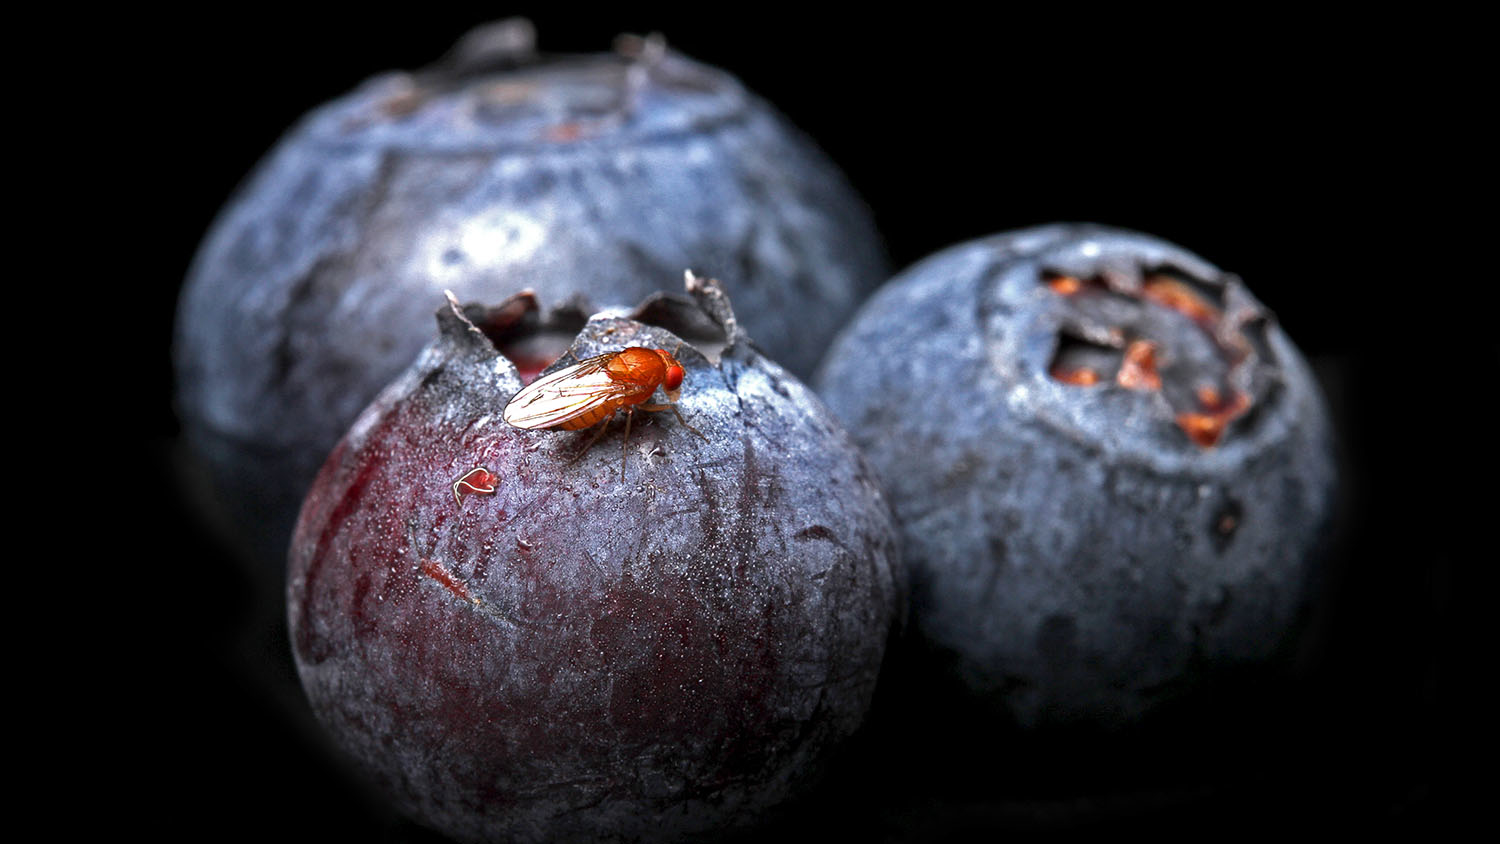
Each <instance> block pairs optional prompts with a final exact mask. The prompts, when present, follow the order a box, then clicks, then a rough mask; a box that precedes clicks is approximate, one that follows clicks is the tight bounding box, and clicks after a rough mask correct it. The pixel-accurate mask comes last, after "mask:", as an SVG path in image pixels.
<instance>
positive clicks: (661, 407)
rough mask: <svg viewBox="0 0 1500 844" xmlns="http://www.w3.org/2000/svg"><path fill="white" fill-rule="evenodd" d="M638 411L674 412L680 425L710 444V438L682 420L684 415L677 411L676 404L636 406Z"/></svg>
mask: <svg viewBox="0 0 1500 844" xmlns="http://www.w3.org/2000/svg"><path fill="white" fill-rule="evenodd" d="M636 409H637V410H647V411H650V412H652V413H659V412H661V411H663V410H670V411H672V415H673V416H676V417H677V422H678V423H679V424H681V425H682V427H684V428H686V429H688V430H689V431H692V432H693V433H695V434H697V435H698V439H700V440H703V441H704V442H708V437H705V436H703V432H702V431H700V430H698V429H697V428H694V427H693V426H692V425H689V424H688V423H687V420H686V419H683V418H682V414H681V413H680V412H679V411H678V410H677V405H675V404H638V405H636Z"/></svg>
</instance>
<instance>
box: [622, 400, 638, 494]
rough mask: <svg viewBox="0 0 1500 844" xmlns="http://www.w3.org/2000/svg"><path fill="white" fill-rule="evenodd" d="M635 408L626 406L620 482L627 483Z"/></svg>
mask: <svg viewBox="0 0 1500 844" xmlns="http://www.w3.org/2000/svg"><path fill="white" fill-rule="evenodd" d="M634 413H635V408H633V407H627V408H625V442H623V443H621V445H620V483H625V460H626V459H627V458H628V457H629V456H630V419H631V417H632V416H633V415H634Z"/></svg>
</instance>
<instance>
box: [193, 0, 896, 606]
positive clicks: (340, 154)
mask: <svg viewBox="0 0 1500 844" xmlns="http://www.w3.org/2000/svg"><path fill="white" fill-rule="evenodd" d="M688 266H693V267H697V268H700V269H702V270H706V271H710V272H712V273H715V274H717V275H718V276H720V277H723V278H725V279H727V280H729V281H730V282H731V283H732V284H733V285H735V287H736V289H737V291H738V293H737V298H738V300H739V301H738V305H739V310H740V313H741V314H742V316H743V318H744V320H745V322H746V324H747V326H748V327H749V328H750V329H751V330H752V331H753V332H755V333H756V334H757V335H758V336H759V337H760V338H761V340H762V341H764V344H765V348H766V349H767V351H768V352H769V353H770V355H771V356H772V357H773V358H775V359H776V360H778V361H780V362H781V363H783V364H784V365H786V366H787V367H788V368H789V369H791V370H792V371H793V372H796V373H800V374H803V375H806V374H807V373H808V372H809V371H810V370H811V369H812V367H813V365H814V364H815V363H816V361H817V360H818V358H819V357H820V356H821V354H822V352H823V350H824V348H825V346H826V344H827V343H828V342H829V341H830V340H831V338H832V336H833V333H834V332H835V331H836V330H837V329H838V327H839V326H840V325H841V324H842V322H843V321H844V320H846V319H847V317H848V316H849V314H851V313H852V311H853V309H854V307H855V306H856V304H857V303H858V301H859V300H860V299H861V298H862V296H863V295H864V294H865V293H866V292H868V291H869V290H870V289H872V288H873V287H874V286H875V285H876V284H878V282H879V280H880V279H881V278H883V277H884V276H885V265H884V257H883V253H882V248H881V246H880V243H879V240H878V238H877V235H876V233H875V230H874V226H873V223H872V221H871V219H870V217H869V214H868V212H867V211H866V209H865V208H864V206H863V205H862V204H861V203H860V202H859V200H858V199H857V198H856V197H855V195H854V194H853V193H852V191H851V190H850V188H849V187H848V185H847V184H846V183H845V181H844V179H843V177H842V176H841V175H840V174H839V173H838V172H837V171H836V169H835V168H834V167H833V166H832V165H831V164H830V163H829V162H828V161H827V160H826V159H825V158H824V157H823V156H822V155H821V154H820V153H819V152H818V151H817V150H816V149H815V148H814V147H813V146H812V144H811V143H809V142H808V141H807V140H806V139H805V138H804V137H803V136H802V135H800V134H799V133H798V132H797V131H796V130H795V129H793V128H792V127H790V126H789V125H788V124H787V123H786V122H785V121H784V119H783V118H781V117H780V116H779V115H778V114H777V113H776V112H774V111H773V110H772V108H771V107H769V106H768V105H767V104H766V103H765V102H763V101H761V100H759V99H758V98H756V97H755V96H753V95H752V94H750V93H748V92H747V91H746V90H745V89H744V88H743V87H741V85H740V84H739V83H738V82H736V81H735V80H734V79H732V78H731V77H729V76H728V75H726V74H725V73H723V72H720V71H718V70H715V69H713V68H710V67H707V66H704V65H701V64H698V63H696V62H694V61H691V60H689V59H687V58H685V57H683V56H681V55H678V54H676V53H674V52H671V51H667V50H665V49H664V48H663V47H662V45H661V43H660V42H659V41H657V40H640V39H635V40H629V39H625V40H622V42H621V46H620V50H619V51H618V52H616V53H611V54H602V55H582V56H544V55H538V54H536V53H535V52H534V51H533V50H532V49H531V40H530V37H529V30H528V29H527V28H526V27H525V26H522V25H520V24H516V23H513V22H512V23H509V24H506V25H503V26H500V27H498V28H490V29H482V30H480V31H478V32H476V33H475V34H473V35H471V36H470V37H468V38H467V39H465V40H464V41H463V42H461V43H460V45H459V47H458V48H456V49H455V51H454V52H453V53H452V54H451V55H450V56H449V57H447V58H446V59H445V60H443V61H442V62H439V63H438V64H437V65H435V66H434V67H432V68H429V69H427V70H423V71H418V72H416V73H387V74H383V75H380V76H377V77H375V78H373V79H371V80H369V81H368V82H366V83H365V84H363V85H361V86H360V87H359V88H358V89H356V90H355V91H353V92H352V93H350V94H348V95H347V96H344V97H342V98H340V99H337V100H335V101H333V102H331V103H328V104H327V105H324V106H322V107H321V108H318V109H317V110H315V111H313V112H312V113H310V114H309V115H307V117H306V118H305V119H303V120H302V122H301V123H300V124H299V125H297V126H296V127H295V128H294V129H293V130H292V131H291V132H290V133H288V134H287V135H286V136H285V137H284V138H283V139H282V140H281V142H280V143H279V144H278V145H277V146H276V148H275V149H274V150H273V151H272V152H271V153H270V154H269V155H268V156H267V157H266V158H265V160H264V161H262V162H261V164H260V165H259V166H258V168H257V169H256V170H255V172H254V173H253V174H252V176H251V177H250V179H249V180H248V181H247V182H246V183H245V184H244V185H243V186H242V188H241V189H240V190H239V192H238V195H237V196H236V197H235V198H234V199H233V201H232V202H231V203H230V204H229V205H228V206H227V207H226V208H225V209H224V210H223V212H222V213H221V215H220V216H219V218H218V220H217V221H216V223H215V224H214V226H213V228H212V230H211V231H210V233H209V234H208V236H207V238H206V239H205V241H204V243H203V244H202V247H201V249H200V251H199V253H198V255H197V257H196V260H195V261H194V263H193V265H192V268H191V271H190V273H189V278H188V281H187V284H186V286H185V288H184V290H183V294H182V297H181V301H180V305H179V312H178V319H177V332H176V342H175V349H174V359H175V364H176V370H177V381H178V394H177V405H178V410H179V415H180V416H181V418H182V423H183V430H184V435H185V437H186V439H187V441H188V443H189V444H190V446H191V447H192V449H193V451H194V452H195V453H197V454H198V455H199V456H200V457H201V458H202V460H203V462H204V463H206V465H207V467H208V470H209V473H210V475H211V476H212V479H213V481H214V484H215V486H216V488H217V489H218V494H219V497H220V498H221V499H222V500H223V504H224V506H225V508H226V509H227V510H228V511H229V514H230V521H232V522H233V523H234V524H236V525H238V526H239V528H240V529H241V532H242V533H244V534H246V536H244V537H242V538H241V540H240V541H241V542H243V543H248V544H249V550H250V552H251V556H253V557H254V558H257V559H260V560H262V561H263V562H264V563H265V565H266V566H268V567H269V568H268V569H267V570H268V571H272V572H278V573H279V571H280V567H281V564H282V562H283V560H284V557H285V549H286V541H287V538H288V536H289V535H290V532H291V525H292V522H293V520H294V519H295V517H296V511H297V506H298V504H299V503H300V501H301V498H302V495H303V493H304V492H305V491H306V488H307V485H308V483H310V482H311V480H312V477H313V475H314V473H315V472H316V471H317V467H318V464H319V462H320V461H321V460H322V459H323V457H324V456H325V455H326V454H327V453H328V450H329V449H330V448H331V447H332V446H333V444H334V442H335V441H337V439H338V438H339V436H340V435H341V434H342V433H343V431H344V430H345V429H346V428H347V427H348V425H349V423H350V422H351V421H352V420H353V419H354V417H355V415H356V414H358V412H359V411H360V409H362V408H363V407H364V406H365V405H366V404H368V403H369V401H370V400H371V399H372V398H373V397H374V396H375V394H376V392H378V391H379V389H380V388H381V387H382V386H384V385H385V384H386V383H387V382H389V381H390V380H391V379H392V378H393V377H395V375H397V374H398V373H399V372H400V371H401V370H402V369H403V368H404V367H405V366H407V365H408V364H409V363H410V362H411V360H412V358H413V357H414V356H415V355H416V353H417V352H418V351H419V350H420V349H421V347H422V345H423V344H424V343H425V342H426V341H427V339H428V336H429V328H430V325H429V322H428V320H429V314H430V312H431V303H432V302H433V301H436V300H437V297H439V296H440V293H441V291H442V290H444V289H451V290H453V291H455V292H456V293H457V294H458V295H459V296H460V297H462V298H463V299H465V300H484V301H491V302H494V301H499V300H501V299H503V298H505V297H507V296H509V295H511V294H513V293H516V292H519V291H520V290H522V289H527V288H529V289H533V290H535V291H536V292H537V293H538V294H539V295H541V296H543V297H544V298H545V299H546V301H548V302H549V303H554V304H556V303H560V302H563V301H564V300H567V299H570V298H575V297H577V298H579V299H580V300H582V301H586V302H587V305H586V306H584V308H583V309H584V310H586V311H587V312H590V313H592V312H593V311H594V310H596V309H599V308H604V307H611V306H613V307H624V306H628V305H630V304H632V303H634V302H637V301H639V300H640V299H641V298H642V297H643V296H645V295H647V294H648V293H650V292H651V291H653V290H656V289H657V288H658V285H659V284H660V283H661V281H662V280H663V279H672V278H675V277H677V276H678V275H679V274H680V273H681V272H682V269H683V268H684V267H688ZM276 576H277V577H278V578H279V574H277V575H276Z"/></svg>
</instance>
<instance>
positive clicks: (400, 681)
mask: <svg viewBox="0 0 1500 844" xmlns="http://www.w3.org/2000/svg"><path fill="white" fill-rule="evenodd" d="M689 290H690V292H691V298H683V297H676V296H668V295H659V296H656V297H653V298H652V299H651V300H649V301H647V302H646V303H644V304H643V305H641V306H640V307H638V308H636V309H635V310H633V311H632V312H630V313H628V314H625V315H620V316H614V315H609V314H602V315H598V316H596V317H594V318H593V319H591V320H590V321H589V322H588V323H587V324H586V325H585V326H583V328H582V330H581V331H580V332H579V333H578V335H577V337H576V338H575V340H574V342H573V343H572V345H571V347H570V350H569V353H568V355H566V356H565V357H564V358H563V359H562V360H559V361H557V362H556V363H554V364H553V365H552V366H551V367H549V368H548V369H546V370H544V371H543V372H542V373H541V374H540V375H539V377H538V378H537V379H536V381H535V382H534V383H542V382H545V381H546V379H547V378H548V375H549V373H552V372H560V371H564V370H566V369H568V368H569V367H571V366H575V365H576V363H575V361H580V360H589V359H591V358H595V357H597V356H599V355H604V354H607V353H609V352H613V351H618V350H620V349H624V348H633V347H639V348H644V349H665V350H669V351H673V350H675V351H674V352H673V357H674V359H675V360H676V361H678V362H679V363H680V365H681V367H682V369H683V370H684V371H683V373H682V376H681V379H680V381H678V382H677V386H678V387H679V388H680V390H681V393H680V396H679V403H678V406H679V407H680V409H681V413H682V416H683V417H684V418H685V419H686V420H687V421H688V422H689V423H690V424H691V425H692V426H693V428H695V429H696V430H697V431H699V432H701V434H702V436H701V437H699V436H695V435H693V434H692V433H690V432H689V431H688V430H686V429H685V428H684V427H683V426H682V425H681V424H680V421H679V420H678V419H676V418H674V417H673V416H672V415H671V414H667V413H657V414H641V417H642V418H638V419H637V420H636V421H637V424H636V425H635V426H634V428H633V429H632V430H631V431H630V434H629V439H628V440H626V438H625V432H624V430H623V425H616V426H614V427H611V428H609V429H608V430H607V431H605V432H604V434H603V438H602V439H601V440H600V441H599V442H598V444H597V445H596V446H595V447H593V448H589V449H587V450H583V446H585V444H586V443H587V442H588V440H589V438H590V437H592V436H593V432H591V431H588V430H582V431H555V430H528V429H523V428H518V427H514V426H512V425H509V424H507V423H506V422H505V421H504V420H503V419H502V413H503V410H504V408H505V407H506V405H507V404H508V403H509V401H510V399H511V398H512V396H514V395H516V394H517V393H518V392H519V391H520V390H521V389H522V379H521V378H520V377H519V375H518V373H517V371H516V368H515V366H514V365H513V364H512V363H511V361H510V359H509V358H508V357H506V355H505V354H504V353H503V349H505V348H511V347H514V344H516V343H518V342H520V341H522V340H524V339H525V334H526V332H525V330H524V328H521V327H522V326H525V325H527V324H530V322H529V320H528V319H527V318H526V315H527V314H535V313H537V310H536V309H537V307H538V306H537V303H536V301H535V300H534V299H533V298H530V297H521V298H519V299H517V300H513V301H512V302H508V303H504V304H502V305H501V306H498V307H494V308H489V307H481V306H464V307H459V306H458V305H457V304H456V303H454V304H453V305H452V306H450V307H447V308H444V309H443V310H441V311H440V312H439V323H440V332H439V337H438V339H437V340H436V341H435V342H434V343H432V344H431V345H430V346H428V348H427V349H426V351H424V352H423V353H422V355H421V357H420V358H419V359H418V361H417V362H416V364H414V365H413V366H412V367H411V368H410V369H409V370H407V372H406V373H405V374H403V375H402V376H401V377H400V378H399V379H398V380H397V381H395V382H394V383H393V384H391V385H390V387H389V388H387V389H386V390H385V391H384V392H382V394H381V396H380V397H379V398H378V399H377V400H376V402H375V403H374V404H372V405H371V406H370V407H369V408H367V409H366V410H365V412H364V413H362V414H361V415H360V417H359V418H358V420H357V421H356V422H355V424H354V426H353V427H352V428H351V430H350V431H349V433H348V435H347V436H346V437H345V438H344V439H343V440H342V441H341V442H340V444H339V445H338V447H337V448H336V449H335V451H334V453H333V454H332V455H331V456H330V458H329V459H328V461H327V463H326V464H325V465H324V467H323V469H322V470H321V471H320V473H319V475H318V478H317V480H316V482H315V483H314V484H313V487H312V489H311V491H310V492H309V494H308V497H307V501H306V505H305V507H304V508H303V511H302V514H301V518H300V520H299V522H298V526H297V530H296V533H295V535H294V538H293V542H292V548H291V559H290V571H289V580H290V585H289V591H288V596H287V597H288V606H287V608H288V615H289V619H290V632H291V639H292V643H293V650H294V657H295V659H296V662H297V667H298V671H299V674H300V676H301V679H302V683H303V686H304V688H305V690H306V693H307V696H308V699H309V701H310V702H311V704H312V708H313V710H314V712H315V713H316V714H317V716H318V718H319V720H320V721H321V722H322V723H323V724H324V726H325V727H326V728H327V729H328V730H329V732H330V733H331V734H332V735H333V736H334V737H335V738H336V739H337V740H338V742H339V743H340V744H341V745H342V746H343V747H344V748H345V749H346V750H347V751H348V752H349V754H350V755H351V756H353V757H354V759H355V760H357V762H358V763H359V764H360V766H361V767H362V768H363V769H364V770H365V771H367V772H368V774H369V775H370V777H371V778H372V779H373V780H374V781H375V783H376V784H377V785H378V786H379V787H380V788H382V789H383V790H384V791H385V793H386V794H388V795H389V797H390V799H392V800H393V801H394V802H395V803H396V804H397V805H398V806H399V807H401V809H402V810H403V811H404V812H406V813H408V814H409V815H410V816H411V817H413V818H414V819H416V820H418V821H419V822H421V823H423V824H426V825H428V826H430V827H432V828H434V829H437V830H440V831H442V832H444V833H445V834H447V835H450V836H452V837H454V838H457V839H459V840H464V841H490V840H508V841H543V840H548V841H550V840H590V841H593V840H615V839H628V840H681V839H684V838H691V837H694V836H699V837H701V836H702V835H704V834H707V833H710V832H718V831H722V830H726V829H730V828H734V827H738V826H743V825H746V824H750V823H753V822H755V820H756V819H757V818H759V817H760V816H761V814H762V813H763V812H764V810H766V809H767V808H768V807H770V806H773V805H776V804H777V803H779V802H780V801H782V800H784V799H786V798H787V797H789V796H791V795H793V794H795V793H797V792H798V791H799V790H800V789H801V787H802V786H803V785H804V784H805V783H806V782H808V781H809V779H810V778H811V777H812V776H813V775H814V774H815V773H816V771H817V770H818V768H819V766H820V764H821V763H822V762H823V761H824V760H825V759H826V758H827V756H828V754H829V753H830V751H831V750H832V749H833V748H835V747H836V746H837V745H839V744H840V743H841V742H842V741H843V740H844V739H845V738H847V737H848V736H849V735H850V734H851V733H852V732H853V731H854V729H855V727H856V726H857V725H858V724H859V723H860V721H861V719H862V718H863V717H864V715H865V711H866V708H867V707H868V706H869V703H870V700H871V696H872V694H873V691H874V686H875V680H876V675H877V673H878V670H879V668H880V665H881V661H882V657H883V654H884V651H885V646H886V641H887V637H888V636H889V635H890V633H891V630H892V625H893V624H894V623H895V620H896V619H897V618H898V617H899V615H900V613H901V611H902V607H903V601H904V579H903V577H902V574H901V571H900V569H899V561H898V558H897V555H896V534H895V527H894V524H893V522H892V520H891V516H890V513H889V510H888V507H887V505H886V502H885V500H884V498H883V496H882V494H881V493H880V491H879V489H878V487H877V485H876V483H875V481H874V478H873V475H872V474H871V473H870V472H869V470H868V469H867V467H866V465H865V463H864V462H863V460H862V458H861V457H860V456H859V454H858V452H857V451H856V450H855V449H854V447H853V445H852V444H851V443H850V442H849V441H848V439H847V436H846V435H845V434H844V433H843V431H842V430H841V429H839V428H838V426H837V425H835V424H834V423H833V422H832V420H831V419H830V418H829V416H828V414H827V411H826V410H825V409H824V408H823V406H822V404H821V403H820V402H819V401H818V400H817V399H816V398H815V397H814V396H813V395H812V394H811V392H810V391H809V390H808V389H807V388H806V387H804V386H803V385H802V384H801V383H800V382H798V381H797V380H796V379H795V378H794V377H792V376H791V375H789V374H787V373H786V372H785V371H784V370H782V369H781V368H780V367H779V366H777V365H776V364H774V363H772V362H771V361H769V360H767V359H766V358H765V357H763V356H761V355H760V354H759V353H758V352H757V351H756V350H755V349H754V348H753V347H752V346H751V345H750V344H749V342H748V340H747V338H746V336H745V333H744V332H743V330H742V329H741V328H740V327H739V325H738V323H737V322H736V321H735V319H734V316H733V313H732V312H731V311H730V308H729V305H728V300H727V298H726V297H725V296H724V293H723V290H722V289H721V288H720V287H719V286H718V284H717V283H715V282H708V281H703V280H701V279H692V280H691V281H690V284H689ZM621 448H624V449H627V450H628V457H629V473H628V475H627V477H626V479H625V480H622V479H621V473H620V458H621V453H620V449H621ZM475 467H481V468H482V472H483V474H482V475H480V474H473V475H472V476H471V475H469V474H466V473H471V472H473V470H474V469H475ZM465 477H468V478H469V479H470V480H471V481H475V480H477V481H483V482H486V483H485V484H484V488H485V489H487V490H488V489H493V492H487V493H486V494H482V495H478V494H471V495H466V496H464V497H463V498H462V501H461V504H460V502H456V501H455V495H454V491H453V481H454V479H455V478H465Z"/></svg>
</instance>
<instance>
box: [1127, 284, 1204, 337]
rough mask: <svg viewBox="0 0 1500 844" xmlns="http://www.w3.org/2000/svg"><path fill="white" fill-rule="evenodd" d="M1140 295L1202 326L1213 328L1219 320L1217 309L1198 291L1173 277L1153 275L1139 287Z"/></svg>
mask: <svg viewBox="0 0 1500 844" xmlns="http://www.w3.org/2000/svg"><path fill="white" fill-rule="evenodd" d="M1141 296H1142V297H1144V298H1146V299H1149V300H1151V301H1152V302H1155V303H1156V304H1158V305H1161V306H1162V307H1164V308H1171V309H1172V310H1174V311H1177V312H1178V313H1180V314H1182V315H1183V316H1186V317H1187V318H1188V319H1191V320H1192V321H1193V322H1196V323H1198V324H1199V325H1201V326H1203V327H1204V328H1207V329H1209V330H1210V331H1212V330H1213V326H1214V324H1215V323H1217V322H1218V321H1219V309H1218V308H1215V307H1214V306H1213V305H1210V304H1209V303H1208V302H1206V301H1204V299H1203V297H1202V296H1201V295H1199V293H1198V291H1196V290H1194V289H1193V288H1191V287H1189V286H1187V285H1186V284H1183V283H1182V282H1180V281H1178V280H1177V279H1175V278H1168V277H1166V276H1161V275H1154V276H1151V277H1150V278H1148V279H1146V283H1145V284H1144V285H1142V287H1141Z"/></svg>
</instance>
